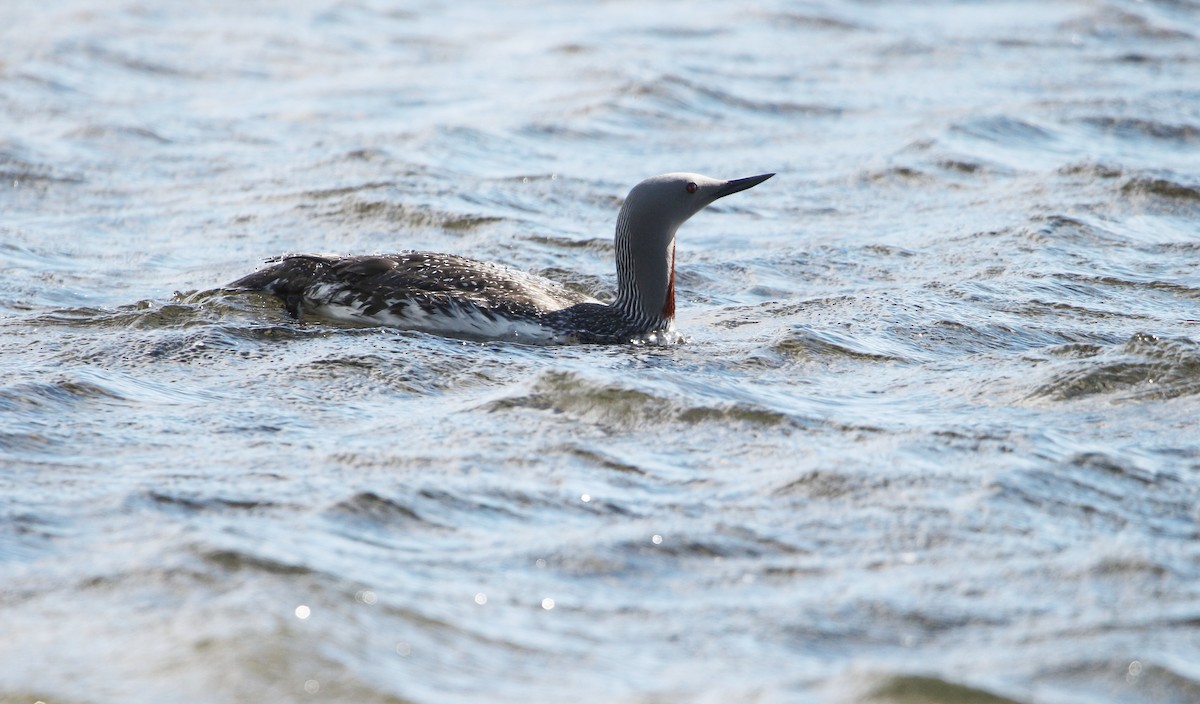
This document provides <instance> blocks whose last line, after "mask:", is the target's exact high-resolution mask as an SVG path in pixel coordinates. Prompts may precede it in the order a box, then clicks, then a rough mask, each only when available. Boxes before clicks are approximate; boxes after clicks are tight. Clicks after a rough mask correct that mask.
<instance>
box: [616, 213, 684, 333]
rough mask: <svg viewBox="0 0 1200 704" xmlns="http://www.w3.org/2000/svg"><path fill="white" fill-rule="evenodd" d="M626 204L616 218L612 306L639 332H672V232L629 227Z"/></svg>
mask: <svg viewBox="0 0 1200 704" xmlns="http://www.w3.org/2000/svg"><path fill="white" fill-rule="evenodd" d="M629 210H630V208H629V202H628V201H627V202H626V204H625V206H623V207H622V208H621V214H620V216H618V218H617V234H616V260H617V300H616V301H614V302H613V306H614V307H615V308H618V309H619V310H620V311H621V312H622V313H624V314H625V316H626V317H628V318H629V319H630V320H631V321H632V322H633V323H634V324H635V325H636V327H637V328H638V329H639V330H642V331H645V332H649V331H653V330H668V329H673V327H674V320H675V231H674V228H669V227H659V228H655V227H654V225H655V224H660V223H654V222H650V223H644V222H643V224H641V225H638V226H634V225H632V224H631V220H632V218H630V217H629Z"/></svg>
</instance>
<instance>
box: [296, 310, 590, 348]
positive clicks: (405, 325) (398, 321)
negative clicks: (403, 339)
mask: <svg viewBox="0 0 1200 704" xmlns="http://www.w3.org/2000/svg"><path fill="white" fill-rule="evenodd" d="M313 312H314V313H316V314H317V315H320V316H322V317H325V318H330V319H333V320H339V321H342V322H347V323H354V324H356V325H382V326H386V327H391V328H401V329H404V330H421V331H423V332H432V333H436V334H439V335H455V336H463V337H480V338H486V339H489V340H513V341H519V342H530V343H547V342H565V341H566V340H567V339H568V337H569V336H567V335H563V334H562V333H560V332H557V331H555V330H554V329H552V328H549V327H547V326H545V325H542V324H541V323H538V322H537V321H532V320H512V319H509V318H503V317H496V319H495V320H492V319H489V318H488V317H487V316H485V315H484V314H483V313H481V312H479V310H478V309H477V308H473V307H470V306H463V307H458V308H456V309H455V311H454V313H453V314H451V315H446V314H442V313H437V314H430V313H426V312H425V311H424V310H422V309H421V308H420V306H409V307H408V308H406V309H405V311H404V315H393V314H392V313H390V312H388V311H387V310H382V311H380V312H378V313H376V314H375V315H364V314H363V313H362V312H361V310H359V309H357V308H354V307H352V306H344V305H338V304H325V305H321V306H317V307H315V308H314V309H313Z"/></svg>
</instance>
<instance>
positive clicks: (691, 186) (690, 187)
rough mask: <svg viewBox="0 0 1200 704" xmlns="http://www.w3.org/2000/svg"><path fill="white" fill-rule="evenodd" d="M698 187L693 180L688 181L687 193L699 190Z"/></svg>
mask: <svg viewBox="0 0 1200 704" xmlns="http://www.w3.org/2000/svg"><path fill="white" fill-rule="evenodd" d="M699 188H700V187H699V186H697V185H696V184H695V183H694V182H692V181H688V185H687V189H688V193H695V192H696V191H697V190H699Z"/></svg>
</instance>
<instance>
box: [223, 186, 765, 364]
mask: <svg viewBox="0 0 1200 704" xmlns="http://www.w3.org/2000/svg"><path fill="white" fill-rule="evenodd" d="M772 176H774V174H762V175H760V176H750V177H748V178H739V179H734V180H732V181H723V180H719V179H714V178H709V177H707V176H701V175H699V174H689V173H670V174H663V175H661V176H655V177H653V178H648V179H646V180H645V181H642V182H641V183H639V184H638V185H636V186H634V187H633V190H631V191H630V192H629V195H628V196H627V197H626V198H625V204H624V205H623V206H622V207H621V213H620V215H618V216H617V234H616V259H617V298H616V300H615V301H613V302H612V303H607V304H606V303H601V302H600V301H598V300H596V299H594V298H591V297H590V296H586V295H584V294H582V293H578V292H576V291H572V290H570V289H568V288H566V287H564V286H562V285H561V284H558V283H556V282H554V281H551V280H549V279H545V278H542V277H539V276H534V275H531V274H525V273H522V272H519V271H515V270H513V269H509V268H507V267H504V266H499V265H496V264H488V263H486V262H481V261H476V260H474V259H467V258H465V257H459V256H455V255H453V254H434V253H431V252H404V253H400V254H387V255H367V256H350V257H338V256H326V255H314V254H292V255H286V256H283V257H280V258H278V259H275V260H272V263H271V265H270V266H268V267H266V268H264V269H261V270H259V271H256V272H255V273H253V274H250V275H249V276H246V277H243V278H241V279H238V280H237V281H234V282H233V283H231V284H229V286H228V288H229V289H233V290H236V291H263V292H266V293H269V294H272V295H275V296H278V297H279V298H281V299H283V301H284V304H285V306H286V307H287V310H288V311H289V312H290V313H291V314H292V315H293V316H295V317H297V318H300V317H301V316H302V315H304V313H306V312H311V313H314V314H316V315H319V316H323V317H326V318H333V319H336V320H341V321H348V322H353V323H360V324H364V325H386V326H390V327H397V328H405V329H413V330H424V331H427V332H433V333H440V334H447V335H456V336H467V337H475V338H489V339H509V340H519V341H523V342H540V343H562V342H598V343H616V342H629V341H634V340H648V339H659V340H662V339H666V340H670V339H671V338H672V337H673V336H674V334H675V333H674V329H675V231H676V230H678V229H679V226H680V225H682V224H683V223H684V222H685V221H687V219H688V218H690V217H692V216H693V215H695V214H696V213H698V212H700V211H701V210H702V209H704V207H705V206H707V205H708V204H710V203H712V202H713V201H715V200H717V199H718V198H722V197H724V196H727V195H730V194H732V193H737V192H738V191H744V190H746V189H747V188H750V187H752V186H757V185H758V184H760V183H762V182H763V181H766V180H767V179H768V178H770V177H772Z"/></svg>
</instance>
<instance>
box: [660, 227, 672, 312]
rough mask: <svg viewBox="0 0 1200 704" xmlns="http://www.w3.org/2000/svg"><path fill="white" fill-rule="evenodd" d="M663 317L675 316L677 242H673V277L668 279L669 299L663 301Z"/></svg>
mask: <svg viewBox="0 0 1200 704" xmlns="http://www.w3.org/2000/svg"><path fill="white" fill-rule="evenodd" d="M662 313H663V317H664V318H667V319H668V320H669V319H671V318H674V317H675V243H674V242H672V243H671V277H670V278H669V279H667V300H665V301H663V310H662Z"/></svg>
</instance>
